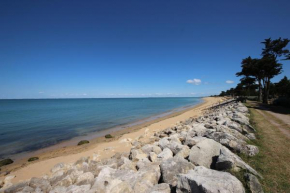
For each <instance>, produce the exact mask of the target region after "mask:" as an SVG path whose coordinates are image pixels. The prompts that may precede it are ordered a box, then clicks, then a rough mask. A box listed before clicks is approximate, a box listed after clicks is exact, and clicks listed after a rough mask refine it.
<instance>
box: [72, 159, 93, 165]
mask: <svg viewBox="0 0 290 193" xmlns="http://www.w3.org/2000/svg"><path fill="white" fill-rule="evenodd" d="M89 159H90V157H81V158H80V159H78V160H77V161H76V162H75V165H79V164H81V165H82V164H83V163H88V162H89Z"/></svg>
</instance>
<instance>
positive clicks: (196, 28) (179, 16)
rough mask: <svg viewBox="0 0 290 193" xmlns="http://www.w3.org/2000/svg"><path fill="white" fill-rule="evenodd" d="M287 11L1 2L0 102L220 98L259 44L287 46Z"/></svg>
mask: <svg viewBox="0 0 290 193" xmlns="http://www.w3.org/2000/svg"><path fill="white" fill-rule="evenodd" d="M289 7H290V2H289V0H284V1H279V0H277V1H273V0H256V1H253V0H239V1H238V0H236V1H233V0H220V1H212V0H211V1H196V0H183V1H177V0H174V1H172V0H158V1H156V0H146V1H136V0H131V1H127V0H122V1H119V0H115V1H110V0H106V1H98V0H94V1H93V0H91V1H86V0H85V1H75V0H70V1H63V0H53V1H48V0H43V1H30V0H25V1H23V0H19V1H15V0H9V1H7V0H0V98H71V97H72V98H75V97H77V98H79V97H89V98H91V97H142V96H144V97H154V96H206V95H211V94H219V93H220V91H221V90H226V89H228V88H230V87H234V86H236V84H237V83H238V81H239V78H238V77H235V73H236V72H238V71H239V70H240V62H241V60H242V58H245V57H247V56H252V57H259V56H260V53H261V49H262V44H260V42H261V41H262V40H263V39H265V38H268V37H272V38H278V37H282V38H290V22H289V18H290V11H289ZM288 47H289V46H288ZM289 48H290V47H289ZM283 64H284V72H283V73H282V74H281V75H279V76H277V77H276V78H274V79H273V81H274V82H275V81H278V80H280V79H281V78H282V77H283V76H284V75H287V76H288V77H290V62H289V61H287V62H283ZM226 81H228V83H226ZM229 81H230V82H229ZM231 82H233V83H231ZM229 83H231V84H229Z"/></svg>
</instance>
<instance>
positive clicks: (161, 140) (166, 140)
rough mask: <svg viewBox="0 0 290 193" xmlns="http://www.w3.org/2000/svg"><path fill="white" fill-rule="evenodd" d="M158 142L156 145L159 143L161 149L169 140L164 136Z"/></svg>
mask: <svg viewBox="0 0 290 193" xmlns="http://www.w3.org/2000/svg"><path fill="white" fill-rule="evenodd" d="M158 143H159V144H158V145H159V147H161V149H165V148H166V147H167V145H169V141H168V139H167V138H165V137H164V138H162V139H160V140H159V142H158Z"/></svg>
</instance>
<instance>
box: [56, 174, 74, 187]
mask: <svg viewBox="0 0 290 193" xmlns="http://www.w3.org/2000/svg"><path fill="white" fill-rule="evenodd" d="M72 184H73V181H72V179H71V177H70V176H66V177H64V178H63V179H61V180H60V181H58V182H56V184H55V186H63V187H69V186H70V185H72Z"/></svg>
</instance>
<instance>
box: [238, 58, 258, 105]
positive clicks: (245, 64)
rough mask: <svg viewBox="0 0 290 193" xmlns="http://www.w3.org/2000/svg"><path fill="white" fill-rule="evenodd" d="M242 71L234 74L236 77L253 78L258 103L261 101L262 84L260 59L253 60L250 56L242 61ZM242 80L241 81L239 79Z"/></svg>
mask: <svg viewBox="0 0 290 193" xmlns="http://www.w3.org/2000/svg"><path fill="white" fill-rule="evenodd" d="M241 64H242V66H241V67H242V71H241V72H238V73H236V76H244V77H248V78H255V79H256V81H257V82H258V89H259V94H258V101H261V100H262V83H261V81H262V80H263V78H264V71H263V70H262V66H261V65H262V63H261V61H260V59H256V58H255V59H253V58H251V57H250V56H249V57H247V58H245V59H243V60H242V63H241ZM241 80H242V79H241Z"/></svg>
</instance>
